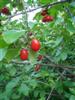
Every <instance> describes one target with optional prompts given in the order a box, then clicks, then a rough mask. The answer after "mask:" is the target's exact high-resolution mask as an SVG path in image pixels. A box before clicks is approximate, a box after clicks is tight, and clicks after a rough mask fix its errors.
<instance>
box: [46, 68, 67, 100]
mask: <svg viewBox="0 0 75 100" xmlns="http://www.w3.org/2000/svg"><path fill="white" fill-rule="evenodd" d="M65 72H66V70H64V71H63V72H62V73H61V75H60V76H59V77H58V78H57V80H56V83H57V82H58V81H59V80H60V79H61V77H62V76H63V75H64V73H65ZM55 87H56V84H55V85H54V86H53V87H52V89H51V91H50V93H49V95H48V98H47V100H50V99H51V97H52V93H53V91H54V89H55Z"/></svg>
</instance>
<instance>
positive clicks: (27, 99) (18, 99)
mask: <svg viewBox="0 0 75 100" xmlns="http://www.w3.org/2000/svg"><path fill="white" fill-rule="evenodd" d="M56 1H58V0H39V1H38V0H28V1H27V2H26V3H25V5H24V1H23V0H19V1H18V0H14V1H11V0H0V9H2V8H3V7H5V6H7V7H8V8H9V10H10V12H11V15H9V16H6V15H3V14H0V20H1V21H0V100H75V81H74V80H75V1H73V0H72V1H71V2H65V3H60V4H58V5H55V6H52V7H51V8H48V13H49V15H51V16H53V17H54V20H53V22H49V23H42V21H41V20H42V18H43V17H42V16H41V11H40V12H37V13H36V15H35V17H34V18H33V20H34V21H32V22H30V21H28V20H27V12H26V9H25V7H34V8H35V7H36V6H42V5H45V4H49V3H54V2H56ZM17 2H18V3H17ZM13 9H15V12H13ZM28 9H29V8H28ZM23 11H25V12H24V13H23ZM19 12H20V13H23V14H22V18H20V19H17V20H12V18H11V17H13V16H12V15H14V14H16V13H19ZM29 32H32V33H33V35H32V36H31V37H30V36H29V35H28V33H29ZM33 38H37V39H39V40H40V42H41V49H40V50H39V52H37V53H35V52H33V51H32V50H31V49H30V48H29V45H30V42H31V40H32V39H33ZM22 48H27V49H28V50H29V59H28V61H21V60H20V57H19V52H20V50H21V49H22ZM40 54H41V55H44V59H43V60H42V61H37V57H38V55H40ZM37 63H39V64H41V69H40V71H38V72H35V71H34V68H35V64H37ZM51 91H52V92H51ZM49 95H50V98H49ZM48 98H49V99H48Z"/></svg>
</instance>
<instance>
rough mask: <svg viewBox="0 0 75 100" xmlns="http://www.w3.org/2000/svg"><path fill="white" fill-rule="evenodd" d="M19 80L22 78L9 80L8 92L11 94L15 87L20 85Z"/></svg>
mask: <svg viewBox="0 0 75 100" xmlns="http://www.w3.org/2000/svg"><path fill="white" fill-rule="evenodd" d="M19 80H20V78H19V77H18V78H15V79H13V80H11V81H9V82H8V84H7V85H6V93H7V94H8V95H9V94H11V93H12V91H13V88H14V87H16V86H17V85H18V82H19Z"/></svg>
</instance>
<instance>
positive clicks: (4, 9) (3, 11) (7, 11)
mask: <svg viewBox="0 0 75 100" xmlns="http://www.w3.org/2000/svg"><path fill="white" fill-rule="evenodd" d="M1 12H2V13H3V14H5V15H9V13H10V12H9V9H8V8H7V7H4V8H3V9H2V10H1Z"/></svg>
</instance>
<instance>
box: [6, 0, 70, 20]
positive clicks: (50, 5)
mask: <svg viewBox="0 0 75 100" xmlns="http://www.w3.org/2000/svg"><path fill="white" fill-rule="evenodd" d="M65 2H68V0H63V1H59V2H54V3H51V4H46V5H42V6H39V7H37V8H34V9H30V10H28V11H27V12H32V11H35V10H37V9H40V8H45V7H52V6H55V5H57V4H61V3H65ZM21 14H25V11H24V12H21V13H17V14H14V15H12V16H9V18H8V19H10V18H12V17H14V16H18V15H21Z"/></svg>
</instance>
